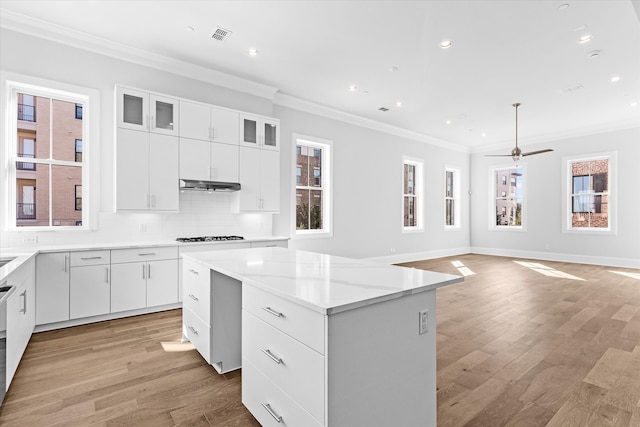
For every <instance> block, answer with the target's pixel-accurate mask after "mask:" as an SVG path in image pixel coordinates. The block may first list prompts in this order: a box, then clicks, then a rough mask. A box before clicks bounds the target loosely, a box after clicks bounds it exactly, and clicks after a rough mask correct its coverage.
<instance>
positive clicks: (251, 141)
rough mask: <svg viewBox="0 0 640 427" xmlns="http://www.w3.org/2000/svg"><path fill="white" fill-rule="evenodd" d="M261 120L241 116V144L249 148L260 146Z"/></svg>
mask: <svg viewBox="0 0 640 427" xmlns="http://www.w3.org/2000/svg"><path fill="white" fill-rule="evenodd" d="M258 121H259V119H258V118H257V117H255V116H249V115H245V114H241V115H240V144H241V145H246V146H248V147H257V146H258V145H259V139H258V136H259V135H258V132H259V130H260V128H259V126H258Z"/></svg>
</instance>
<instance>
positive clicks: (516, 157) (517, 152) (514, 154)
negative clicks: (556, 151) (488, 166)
mask: <svg viewBox="0 0 640 427" xmlns="http://www.w3.org/2000/svg"><path fill="white" fill-rule="evenodd" d="M513 106H514V107H516V146H515V148H514V149H513V150H511V154H486V156H487V157H511V158H512V159H513V161H514V162H517V161H518V160H520V157H524V156H532V155H534V154H541V153H548V152H549V151H553V150H552V149H550V148H547V149H545V150H537V151H529V152H528V153H523V152H522V150H521V149H520V147H518V107H519V106H520V103H519V102H516V103H515V104H513Z"/></svg>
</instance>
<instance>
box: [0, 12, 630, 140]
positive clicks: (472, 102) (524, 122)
mask: <svg viewBox="0 0 640 427" xmlns="http://www.w3.org/2000/svg"><path fill="white" fill-rule="evenodd" d="M563 4H568V5H569V7H567V8H564V9H563V10H561V8H560V6H561V5H563ZM0 7H1V8H2V9H1V10H0V18H1V20H0V23H1V24H2V26H3V27H6V28H12V29H18V30H19V28H16V27H20V26H19V25H15V23H16V22H25V19H28V20H30V19H31V18H34V19H37V20H42V21H45V22H46V23H45V22H36V24H37V25H36V27H37V28H42V29H44V28H48V29H49V30H50V31H49V33H48V36H50V35H51V34H53V33H56V34H62V33H63V32H65V31H66V32H67V35H69V32H68V30H69V29H71V30H74V33H72V34H71V35H75V36H78V39H82V40H93V41H94V42H95V41H96V40H97V39H95V38H94V37H97V38H100V39H104V40H99V43H98V44H96V43H94V46H96V45H100V46H103V47H104V46H110V45H112V43H117V44H119V45H120V46H119V48H120V49H122V48H127V49H128V48H129V47H130V48H135V49H139V50H141V51H146V52H151V53H153V54H157V55H161V56H165V57H169V58H173V59H177V60H180V61H184V62H186V63H190V64H195V65H197V66H199V67H204V68H206V69H209V70H216V71H219V72H223V73H228V74H232V75H234V76H238V77H241V78H243V79H248V80H251V81H254V82H257V83H260V84H262V85H267V86H270V87H272V88H273V90H274V91H277V93H278V94H281V95H287V99H291V98H289V97H294V98H297V99H302V100H308V101H312V102H313V103H316V104H320V105H322V106H326V107H330V108H332V109H337V110H340V111H344V112H346V113H349V114H352V115H356V116H359V117H364V118H368V119H372V120H375V121H379V122H383V123H386V124H389V125H392V126H397V127H399V128H402V129H406V130H409V131H413V132H417V133H419V134H423V135H427V136H430V137H434V138H437V139H439V140H442V141H445V142H451V143H455V144H457V145H460V146H466V147H468V148H469V149H470V150H472V151H478V150H483V149H486V148H487V147H489V148H492V147H493V148H495V147H498V146H502V145H513V139H514V132H515V125H514V115H515V112H514V108H513V107H512V106H511V105H512V104H513V103H514V102H521V103H522V106H521V107H520V109H519V129H518V130H519V141H520V142H521V143H522V145H526V143H527V142H529V143H533V142H538V141H543V140H548V139H553V138H557V137H564V136H572V135H580V134H584V133H588V132H597V131H603V130H610V129H617V128H625V127H630V126H634V125H635V126H637V125H640V107H638V106H636V107H631V106H630V105H631V104H632V103H633V102H638V101H640V22H639V19H638V15H637V14H636V11H635V10H634V7H633V5H632V2H631V1H630V0H604V1H596V0H581V1H577V0H573V1H571V0H535V1H525V0H511V1H508V0H502V1H484V0H475V1H452V0H449V1H397V0H396V1H318V0H317V1H168V0H165V1H132V0H129V1H115V0H111V1H31V0H19V1H10V0H1V1H0ZM21 15H26V17H25V16H21ZM27 17H28V18H27ZM11 23H13V25H12V24H11ZM33 23H34V21H32V24H33ZM47 23H52V24H56V25H58V26H61V27H52V26H50V25H48V24H47ZM189 26H190V27H192V28H193V29H194V31H190V30H188V29H187V27H189ZM218 26H220V27H223V28H225V29H228V30H230V31H232V34H231V36H230V37H229V38H228V39H227V40H226V41H224V42H217V41H215V40H213V39H212V38H211V35H212V33H213V32H214V30H215V28H216V27H218ZM25 27H27V26H25ZM31 27H32V28H33V27H34V26H33V25H31ZM52 29H53V30H55V31H51V30H52ZM76 32H79V33H76ZM585 34H591V35H592V36H593V40H592V41H590V42H588V43H584V44H579V43H577V39H578V38H579V37H581V36H583V35H585ZM445 39H450V40H453V42H454V44H453V47H451V48H449V49H447V50H443V49H441V48H440V47H439V43H440V42H441V41H443V40H445ZM249 48H255V49H257V50H258V55H257V56H255V57H250V56H249V55H247V53H246V52H247V50H248V49H249ZM130 50H131V49H130ZM594 51H599V53H600V55H599V56H598V57H597V58H589V53H591V52H594ZM141 53H142V52H141ZM0 60H1V58H0ZM393 67H396V68H397V71H391V69H392V68H393ZM613 76H619V77H620V80H619V81H618V82H616V83H612V82H611V80H610V79H611V77H613ZM349 85H356V86H357V90H356V91H355V92H350V91H349V90H348V87H349ZM577 85H580V86H581V89H578V90H572V91H569V92H568V93H565V92H564V91H563V89H567V88H573V87H576V86H577ZM278 96H280V95H278ZM397 101H401V102H402V107H400V108H398V107H397V106H396V102H397ZM380 107H386V108H388V109H389V111H387V112H381V111H378V108H380ZM447 120H450V121H451V124H447V123H446V121H447ZM483 133H484V134H486V136H483ZM523 148H524V149H525V151H526V147H523Z"/></svg>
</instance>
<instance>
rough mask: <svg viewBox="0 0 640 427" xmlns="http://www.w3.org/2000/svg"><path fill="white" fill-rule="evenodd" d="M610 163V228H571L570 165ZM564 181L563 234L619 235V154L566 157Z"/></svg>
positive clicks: (605, 153) (563, 169) (564, 158)
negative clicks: (593, 162) (587, 162)
mask: <svg viewBox="0 0 640 427" xmlns="http://www.w3.org/2000/svg"><path fill="white" fill-rule="evenodd" d="M605 159H607V160H608V161H609V162H608V163H609V164H608V167H609V172H608V173H609V176H608V191H609V193H608V209H609V211H608V216H609V227H608V228H596V227H594V228H580V227H575V228H574V227H571V226H570V223H571V216H570V212H571V211H572V208H571V207H572V201H571V191H572V189H571V185H572V182H571V180H570V179H569V177H570V171H569V163H570V162H571V163H575V162H581V161H582V162H586V161H591V160H605ZM562 179H563V182H564V185H562V233H566V234H581V235H617V234H618V209H617V208H618V205H617V201H618V197H617V195H618V152H617V151H606V152H599V153H593V154H584V155H579V156H565V157H563V158H562Z"/></svg>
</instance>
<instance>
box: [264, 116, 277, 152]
mask: <svg viewBox="0 0 640 427" xmlns="http://www.w3.org/2000/svg"><path fill="white" fill-rule="evenodd" d="M260 125H261V128H260V130H261V131H262V132H261V134H262V146H263V147H264V148H266V149H269V150H280V122H279V121H278V120H269V119H264V120H262V121H261V123H260Z"/></svg>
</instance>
